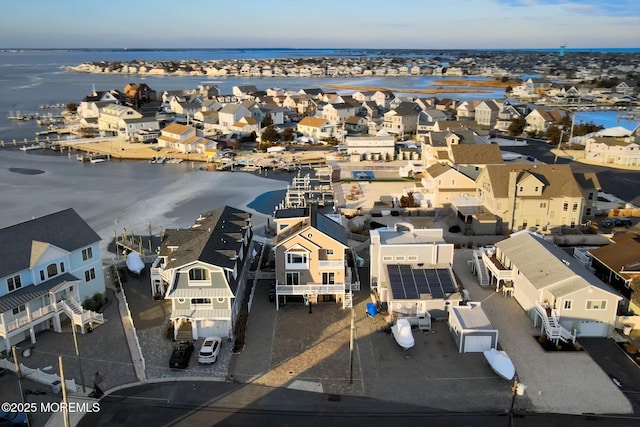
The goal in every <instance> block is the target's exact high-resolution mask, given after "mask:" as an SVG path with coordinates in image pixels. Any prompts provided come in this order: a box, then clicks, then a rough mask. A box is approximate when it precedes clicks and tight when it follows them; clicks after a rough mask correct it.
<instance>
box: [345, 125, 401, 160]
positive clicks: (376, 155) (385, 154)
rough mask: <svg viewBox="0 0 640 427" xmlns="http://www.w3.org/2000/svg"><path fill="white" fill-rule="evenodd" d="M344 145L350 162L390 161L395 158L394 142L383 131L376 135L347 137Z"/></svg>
mask: <svg viewBox="0 0 640 427" xmlns="http://www.w3.org/2000/svg"><path fill="white" fill-rule="evenodd" d="M345 144H346V146H347V155H348V156H349V157H350V159H351V161H360V160H391V159H393V158H394V156H395V145H396V140H395V138H394V137H393V136H391V135H389V134H388V133H387V132H385V131H384V130H382V131H380V132H378V134H377V135H368V136H348V137H347V138H346V140H345Z"/></svg>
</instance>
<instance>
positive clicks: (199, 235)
mask: <svg viewBox="0 0 640 427" xmlns="http://www.w3.org/2000/svg"><path fill="white" fill-rule="evenodd" d="M251 239H252V230H251V214H250V213H248V212H245V211H242V210H240V209H235V208H232V207H229V206H224V207H221V208H217V209H213V210H211V211H209V212H206V213H204V214H202V215H200V216H199V217H198V218H197V219H196V221H195V222H194V224H193V225H192V226H191V227H189V228H186V229H179V230H178V229H168V230H166V231H165V233H164V236H163V239H162V242H161V244H160V250H159V253H158V258H157V259H156V261H155V262H154V263H153V265H152V267H151V274H150V276H151V289H152V292H153V294H154V297H156V298H159V297H163V296H164V298H166V299H169V300H170V301H171V314H170V320H171V321H172V324H173V336H174V338H176V339H193V340H197V339H198V338H203V337H207V336H220V337H229V338H231V337H232V335H233V328H234V325H235V322H236V320H237V317H238V313H239V312H240V307H241V305H242V299H243V296H244V292H245V287H244V280H243V277H242V272H243V271H244V268H245V264H247V263H248V262H250V258H251V254H250V253H249V246H250V243H251Z"/></svg>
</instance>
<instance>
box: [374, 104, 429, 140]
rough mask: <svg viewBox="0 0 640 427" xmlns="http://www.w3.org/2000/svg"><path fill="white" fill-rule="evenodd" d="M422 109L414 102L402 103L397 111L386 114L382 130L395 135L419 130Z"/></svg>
mask: <svg viewBox="0 0 640 427" xmlns="http://www.w3.org/2000/svg"><path fill="white" fill-rule="evenodd" d="M419 113H420V107H418V105H417V104H415V103H413V102H401V103H400V105H398V106H397V107H396V108H395V109H393V110H391V111H389V112H387V113H385V114H384V121H383V122H382V128H383V129H384V130H386V131H387V132H389V133H392V134H395V135H401V136H402V135H404V134H406V133H413V132H415V131H416V130H417V129H418V114H419Z"/></svg>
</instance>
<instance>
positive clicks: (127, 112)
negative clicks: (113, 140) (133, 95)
mask: <svg viewBox="0 0 640 427" xmlns="http://www.w3.org/2000/svg"><path fill="white" fill-rule="evenodd" d="M141 118H142V114H141V113H140V112H138V111H136V110H134V109H133V108H131V107H127V106H126V105H118V104H109V105H105V106H104V107H102V108H100V113H99V116H98V130H99V131H100V133H101V134H103V135H105V136H115V135H124V134H125V131H126V129H125V128H124V127H123V123H124V122H123V119H141Z"/></svg>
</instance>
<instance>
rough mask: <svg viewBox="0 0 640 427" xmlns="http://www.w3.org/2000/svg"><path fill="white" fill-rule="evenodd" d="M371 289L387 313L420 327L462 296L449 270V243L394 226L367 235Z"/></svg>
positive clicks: (435, 233)
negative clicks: (384, 304) (386, 307)
mask: <svg viewBox="0 0 640 427" xmlns="http://www.w3.org/2000/svg"><path fill="white" fill-rule="evenodd" d="M370 233H371V234H370V236H371V245H370V247H369V248H370V249H369V250H370V254H371V264H370V277H371V289H372V291H373V292H374V294H375V293H377V294H378V295H379V298H380V301H381V302H384V303H387V305H388V311H389V314H392V315H393V316H395V317H404V318H407V319H408V320H409V322H410V323H413V324H416V325H418V326H420V325H421V324H424V323H430V322H429V319H430V318H431V317H443V318H445V319H446V317H447V316H446V314H445V313H446V311H447V310H448V308H449V307H450V306H456V305H460V303H461V302H462V297H461V295H460V293H459V290H458V285H457V283H456V280H455V278H454V277H453V273H452V272H451V265H452V263H453V244H450V243H446V242H445V241H444V239H443V237H442V235H443V234H442V233H443V232H442V230H441V229H433V228H432V229H416V228H413V226H412V225H411V224H408V223H399V224H396V225H395V227H394V228H378V229H376V230H371V232H370Z"/></svg>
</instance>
